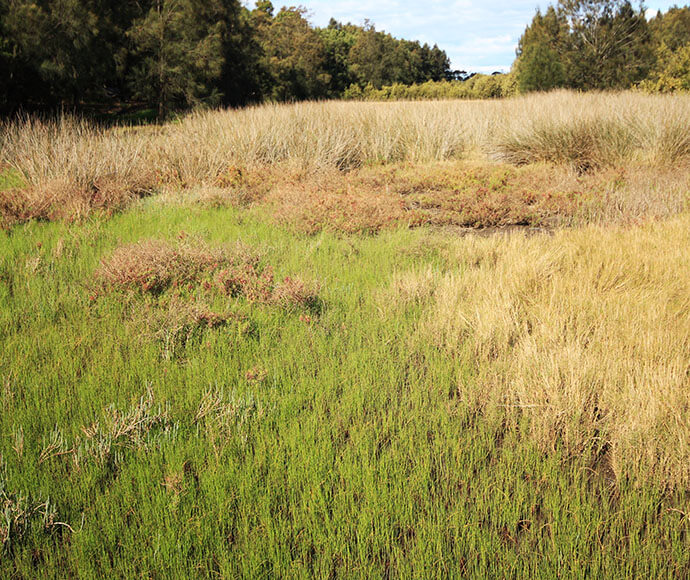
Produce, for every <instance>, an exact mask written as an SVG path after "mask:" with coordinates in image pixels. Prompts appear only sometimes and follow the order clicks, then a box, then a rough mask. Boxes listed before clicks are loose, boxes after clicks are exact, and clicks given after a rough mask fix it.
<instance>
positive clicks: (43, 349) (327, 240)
mask: <svg viewBox="0 0 690 580" xmlns="http://www.w3.org/2000/svg"><path fill="white" fill-rule="evenodd" d="M181 231H184V232H186V233H187V234H190V235H197V236H200V237H202V238H203V239H204V240H206V241H207V242H208V243H209V244H214V245H215V244H223V243H231V242H234V241H236V240H238V239H242V240H243V241H244V242H246V243H248V244H251V245H256V246H260V247H262V248H264V249H265V251H266V255H267V259H268V260H270V263H271V264H273V265H274V266H275V268H276V275H277V277H280V276H285V275H293V274H300V275H302V276H304V277H305V278H315V279H317V280H319V281H320V282H321V283H322V291H321V298H322V300H323V302H324V305H325V307H324V310H323V312H322V314H321V315H320V316H319V317H316V318H315V319H314V320H313V321H311V322H309V321H306V320H305V318H304V317H303V316H302V317H300V313H299V312H295V311H287V310H281V309H278V308H274V307H269V306H257V305H250V304H246V303H243V302H240V303H238V304H237V305H236V308H237V309H239V310H240V311H241V312H243V313H245V314H246V315H247V316H249V318H250V319H251V323H252V329H253V330H252V332H250V333H237V332H236V331H234V330H233V329H232V328H227V327H225V328H218V329H211V330H207V331H205V332H204V334H203V336H202V337H201V338H200V339H196V340H192V341H190V342H188V343H187V344H186V345H185V346H184V347H183V348H180V349H178V350H177V351H176V352H175V353H174V355H173V356H165V349H164V345H162V344H161V343H160V342H156V341H153V340H147V339H146V338H142V333H141V328H140V327H138V326H137V325H136V324H133V323H132V322H131V321H130V320H129V311H128V303H127V302H126V301H123V299H122V295H120V294H112V295H106V296H103V297H99V298H97V299H95V300H92V299H91V295H92V291H93V290H92V284H93V282H92V280H93V272H94V270H95V269H96V268H97V267H98V264H99V261H100V260H101V259H102V258H104V257H106V256H107V255H109V253H110V252H111V251H112V250H113V249H115V248H116V247H118V246H120V245H122V244H125V243H129V242H134V241H137V240H140V239H146V238H163V239H169V240H175V239H176V237H177V236H178V234H179V233H180V232H181ZM445 236H447V234H443V233H441V232H438V233H433V232H429V231H424V230H415V231H410V230H394V231H388V232H384V233H382V234H381V235H379V236H378V237H342V236H340V237H339V236H335V235H330V234H325V233H324V234H320V235H318V236H315V237H301V236H296V235H294V234H291V233H289V232H287V231H286V230H283V229H280V228H277V227H276V226H275V225H274V224H273V223H272V222H271V221H270V220H268V219H266V218H265V216H263V215H262V214H261V213H259V212H241V211H238V210H234V209H201V208H192V209H190V208H189V207H175V206H163V205H161V204H158V203H156V202H155V201H148V202H145V203H143V204H142V205H140V206H139V207H136V208H134V209H132V210H131V211H129V212H127V213H125V214H122V215H119V216H116V217H115V218H113V219H111V220H108V221H101V220H93V221H88V222H85V223H82V224H77V225H66V224H62V223H27V224H24V225H20V226H16V227H15V228H14V229H12V230H11V231H9V232H0V352H2V357H0V405H1V411H2V412H1V413H0V435H1V437H0V457H2V468H1V470H0V474H1V475H0V506H2V505H3V504H2V502H3V501H4V502H5V504H4V507H5V508H6V507H7V506H8V505H9V504H8V503H7V501H8V498H10V499H11V500H12V501H16V500H17V498H18V497H19V496H23V497H24V498H26V501H25V503H24V504H23V505H24V507H25V508H29V509H30V511H31V509H33V511H32V513H31V515H29V516H27V518H25V520H22V521H19V522H17V525H15V526H14V527H10V536H9V540H8V541H6V542H5V546H4V549H3V550H2V552H1V555H0V576H1V577H8V578H36V577H80V578H101V577H103V578H110V577H122V578H132V577H151V578H180V577H235V576H238V577H252V578H254V577H305V576H314V577H319V578H323V577H366V578H369V577H373V578H378V577H401V578H407V577H448V576H451V577H458V576H463V575H464V576H467V577H476V578H486V577H533V578H554V577H583V578H584V577H591V578H597V577H615V578H636V577H650V578H682V577H686V576H687V574H688V573H690V551H689V550H688V548H687V540H688V536H687V534H688V532H689V531H690V524H689V523H688V518H687V516H685V517H684V516H683V515H682V514H680V513H679V512H677V511H673V510H675V509H681V510H683V509H685V508H684V507H683V506H684V502H687V498H686V497H684V496H683V495H681V494H680V492H678V493H676V494H671V493H670V492H664V491H663V490H661V489H658V488H655V487H652V486H645V485H644V484H642V485H639V484H638V485H635V486H633V485H632V484H630V483H628V482H626V481H620V482H618V484H617V485H616V486H611V485H610V483H608V482H607V480H606V477H603V476H599V475H596V473H595V471H596V470H593V469H592V464H591V462H590V460H589V459H587V458H578V457H568V456H566V455H565V454H564V453H562V452H560V451H559V450H558V446H557V449H556V451H555V452H554V453H550V454H545V453H544V452H542V451H541V450H539V449H538V448H537V447H536V446H535V444H534V443H533V442H532V441H533V440H532V439H531V438H530V437H529V432H528V430H529V426H528V425H527V424H526V423H525V424H522V423H518V424H517V426H513V427H510V428H508V427H506V425H507V422H506V421H505V420H504V419H505V417H503V416H502V415H501V413H500V412H493V413H487V414H483V415H482V414H477V413H476V410H475V409H474V408H470V407H468V406H467V405H466V404H465V403H463V400H462V398H461V397H459V396H458V385H460V386H461V388H462V387H463V386H465V387H467V388H474V383H473V381H474V379H475V377H474V375H473V371H472V370H471V369H472V368H473V365H471V364H469V363H470V361H464V360H459V359H454V358H452V357H450V356H448V355H447V354H444V353H442V352H439V351H438V350H436V349H435V348H433V347H432V345H427V344H424V343H422V344H419V343H418V342H416V341H414V340H413V338H412V337H414V336H415V329H416V325H417V323H418V322H419V319H420V314H421V307H420V306H419V305H412V306H409V307H408V308H406V309H401V310H393V311H389V310H388V309H387V308H386V299H385V298H382V292H384V291H385V290H386V289H387V288H388V286H389V283H390V281H391V280H392V278H393V276H394V275H395V273H396V272H401V271H406V270H410V269H413V268H422V267H426V266H431V267H432V268H435V269H439V270H447V269H450V268H457V266H455V265H454V264H453V263H452V262H451V261H450V260H449V259H448V258H447V255H448V254H446V252H444V247H445V245H446V244H447V243H448V242H447V240H446V237H445ZM254 368H260V369H263V370H265V372H266V377H265V379H264V380H262V381H256V380H253V379H251V378H248V377H247V371H249V370H250V369H254ZM147 389H150V390H151V393H152V397H153V404H152V406H151V407H150V408H148V410H146V411H145V412H146V413H152V414H155V413H158V412H159V410H160V412H167V418H166V419H164V420H163V421H161V422H159V423H157V424H152V425H151V426H150V429H149V430H148V431H146V430H144V431H142V432H141V436H140V437H139V438H133V439H130V440H127V439H119V440H116V441H115V442H114V449H115V452H114V453H112V454H110V455H108V456H106V457H105V458H102V457H101V458H100V459H99V456H98V454H97V453H96V451H94V450H93V448H90V447H89V444H88V443H87V439H86V438H85V435H84V433H83V431H82V427H89V426H91V425H92V424H93V422H94V421H99V425H100V428H101V431H106V427H107V425H108V414H109V413H111V411H108V408H109V407H110V406H114V408H115V409H118V410H120V411H122V412H127V411H128V410H129V409H132V408H133V407H136V406H137V404H138V403H139V402H140V400H141V399H142V397H146V396H147ZM209 391H212V392H215V391H218V392H219V393H221V395H220V396H221V397H222V401H224V402H225V407H224V412H225V414H221V413H217V414H216V415H213V414H211V415H209V417H207V418H205V419H201V420H198V421H195V416H196V414H197V410H198V408H199V404H200V401H201V400H202V398H203V397H204V394H205V393H208V392H209ZM51 437H52V439H51ZM105 438H106V439H107V436H106V437H105ZM95 440H96V439H92V440H91V441H92V443H91V445H94V443H93V441H95ZM51 441H52V442H53V443H55V447H54V449H55V453H62V451H65V450H67V449H69V448H71V447H72V446H74V444H75V442H76V441H81V445H82V448H81V450H80V451H79V452H78V453H65V454H62V455H56V456H54V457H52V458H48V459H44V460H43V461H41V452H42V451H44V449H46V447H47V446H48V445H49V444H50V443H51ZM22 442H23V443H22ZM75 458H79V461H78V462H77V461H75ZM3 494H4V495H3ZM3 498H4V499H3ZM46 500H49V501H50V504H49V508H48V509H46V507H45V506H44V507H41V504H43V503H44V502H46ZM12 505H14V504H12ZM50 506H54V509H55V514H54V516H53V517H52V518H51V516H50V514H51V513H52V511H51V510H52V509H53V508H52V507H50ZM46 514H47V515H46ZM56 522H59V523H56ZM46 523H47V524H48V525H46ZM3 524H4V520H3V519H1V518H0V528H1V526H2V525H3ZM51 524H52V525H51ZM65 524H66V525H65ZM68 526H69V527H68Z"/></svg>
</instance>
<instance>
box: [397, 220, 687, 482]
mask: <svg viewBox="0 0 690 580" xmlns="http://www.w3.org/2000/svg"><path fill="white" fill-rule="evenodd" d="M688 244H690V218H688V216H683V217H680V218H676V219H674V220H671V221H665V222H662V223H655V224H648V225H646V226H644V227H642V228H634V229H627V228H613V229H612V228H607V229H604V228H599V227H589V228H585V229H581V230H573V231H561V232H557V233H556V234H555V235H554V236H553V237H549V238H545V237H542V236H534V237H525V236H520V235H512V236H502V237H500V238H497V237H493V238H478V237H468V238H462V239H459V240H457V241H456V256H457V258H456V259H457V261H458V264H459V265H461V268H460V269H458V270H457V271H455V272H452V273H449V274H445V275H439V276H438V277H437V281H436V288H435V291H434V294H433V298H434V304H433V306H432V307H431V308H430V310H429V313H428V316H427V319H426V322H425V329H426V330H425V332H424V333H423V335H424V337H425V340H428V339H431V340H433V341H435V342H436V343H437V344H438V345H439V346H441V347H442V348H445V349H446V350H447V351H448V352H449V353H456V354H459V355H461V358H463V359H466V360H471V361H474V364H475V374H476V379H475V380H476V383H473V382H465V381H464V380H463V382H462V383H460V384H459V385H458V392H457V395H458V397H459V398H460V399H462V400H463V401H465V403H466V404H468V405H470V406H473V407H476V408H478V409H479V410H483V409H490V408H502V409H505V410H506V412H507V413H508V414H509V416H510V415H513V416H514V417H515V418H516V419H517V417H518V416H519V415H524V414H527V415H529V417H530V421H531V425H532V429H533V433H534V436H535V438H536V439H537V441H539V442H540V443H541V444H542V445H543V447H544V448H545V449H552V448H553V447H554V446H557V445H558V446H562V447H563V448H564V449H565V450H566V451H567V452H570V453H573V454H581V453H585V452H588V451H592V450H596V452H598V453H600V454H601V453H603V454H605V455H606V463H607V464H608V466H609V467H610V469H611V470H612V471H613V473H615V475H616V476H617V477H619V478H620V477H624V476H626V475H633V476H635V477H641V478H643V479H644V478H651V479H656V480H658V481H661V482H664V483H667V484H670V485H681V486H687V485H690V468H689V466H690V446H689V445H688V442H689V441H690V419H689V417H690V412H689V411H690V355H689V353H690V258H689V256H690V254H689V253H688V252H687V247H688ZM421 283H422V284H423V285H424V286H428V284H429V282H428V280H427V279H426V275H423V279H422V281H421ZM408 285H409V284H408Z"/></svg>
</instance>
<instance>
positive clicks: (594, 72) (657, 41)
mask: <svg viewBox="0 0 690 580" xmlns="http://www.w3.org/2000/svg"><path fill="white" fill-rule="evenodd" d="M513 70H514V74H515V75H516V77H517V85H518V89H519V90H520V92H528V91H535V90H542V91H543V90H550V89H553V88H558V87H565V88H571V89H577V90H593V89H596V90H610V89H627V88H632V87H636V86H637V87H640V88H643V89H646V90H650V91H661V92H666V91H674V90H690V7H687V6H686V7H683V8H679V7H677V6H676V7H673V8H671V9H669V10H668V11H667V12H666V13H663V14H662V13H658V14H657V15H656V16H655V17H654V18H652V19H650V20H647V18H646V17H645V12H644V6H643V5H639V6H638V7H637V8H635V7H633V6H632V4H631V3H630V2H629V1H628V0H559V1H558V3H557V4H555V5H550V6H549V7H548V8H547V9H546V11H545V12H543V13H542V12H541V11H539V10H537V13H536V14H535V16H534V18H533V19H532V22H531V23H530V24H529V26H527V29H526V30H525V32H524V34H523V35H522V37H521V38H520V43H519V46H518V50H517V59H516V61H515V64H514V66H513Z"/></svg>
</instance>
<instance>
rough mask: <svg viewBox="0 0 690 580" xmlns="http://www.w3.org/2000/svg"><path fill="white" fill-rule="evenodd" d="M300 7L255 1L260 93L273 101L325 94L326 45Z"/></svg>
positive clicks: (310, 97) (309, 97) (312, 97)
mask: <svg viewBox="0 0 690 580" xmlns="http://www.w3.org/2000/svg"><path fill="white" fill-rule="evenodd" d="M305 13H306V11H305V10H304V9H303V8H282V9H281V10H280V11H279V12H278V14H276V15H275V16H272V14H273V6H272V5H271V3H270V2H263V3H261V5H257V8H256V9H255V10H254V11H253V13H252V22H253V25H254V28H255V30H256V34H257V38H258V42H259V46H260V48H261V60H260V63H261V67H262V69H263V72H262V77H263V79H262V80H263V83H262V84H263V94H264V95H265V96H267V97H268V98H271V99H273V100H277V101H288V100H302V99H316V98H320V97H325V96H326V95H327V94H328V85H329V82H330V77H329V75H328V73H327V72H326V48H325V45H324V41H323V39H322V37H321V36H320V35H319V33H318V32H317V31H316V30H314V29H313V28H312V27H311V26H310V25H309V22H308V21H307V19H306V18H305V17H304V15H305Z"/></svg>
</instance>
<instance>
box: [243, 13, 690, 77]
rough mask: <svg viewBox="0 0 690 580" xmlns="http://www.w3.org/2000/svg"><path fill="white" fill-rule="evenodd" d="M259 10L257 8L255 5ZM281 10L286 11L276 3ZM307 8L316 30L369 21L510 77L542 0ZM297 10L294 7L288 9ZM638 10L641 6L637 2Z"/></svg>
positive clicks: (459, 62)
mask: <svg viewBox="0 0 690 580" xmlns="http://www.w3.org/2000/svg"><path fill="white" fill-rule="evenodd" d="M252 4H253V2H252ZM273 4H274V6H275V7H276V10H277V9H278V8H279V7H280V6H282V5H283V2H281V1H280V0H273ZM294 4H297V5H300V6H304V7H305V8H306V9H307V11H308V18H309V20H310V21H311V22H312V24H315V25H316V26H326V25H327V24H328V21H329V19H330V18H331V17H333V18H335V19H336V20H339V21H341V22H345V23H346V22H351V23H352V24H362V23H364V20H365V19H369V20H370V21H371V22H373V23H374V24H375V25H376V29H377V30H385V31H386V32H389V33H391V34H392V35H393V36H396V37H398V38H405V39H408V40H419V41H420V42H421V43H422V44H423V43H425V42H428V43H429V44H430V45H432V46H433V45H434V44H438V46H439V47H440V48H441V49H443V50H445V51H446V54H447V55H448V56H449V58H450V60H451V67H452V68H453V69H456V70H464V71H467V72H484V73H491V72H494V71H508V70H509V69H510V65H511V64H512V62H513V60H514V59H515V48H516V47H517V43H518V39H519V38H520V36H521V35H522V33H523V32H524V30H525V27H526V26H527V24H528V23H529V22H530V21H531V20H532V17H533V16H534V13H535V11H536V9H537V7H540V8H541V9H542V10H543V9H545V8H546V7H547V6H548V5H549V2H548V1H542V0H483V1H482V0H422V1H420V0H375V1H372V0H295V1H294ZM674 4H677V5H679V6H681V5H684V4H685V3H684V2H683V1H682V0H671V1H663V0H657V1H653V0H648V1H647V2H645V6H646V8H647V9H648V10H647V12H648V17H650V16H653V15H654V14H655V13H656V11H657V10H662V11H664V10H667V9H668V8H669V7H671V6H673V5H674ZM288 5H292V4H288ZM633 5H636V2H633Z"/></svg>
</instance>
